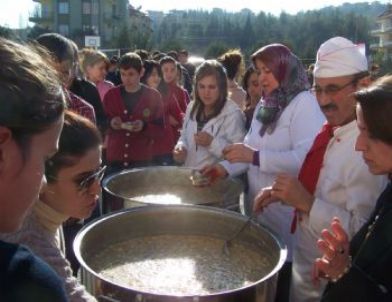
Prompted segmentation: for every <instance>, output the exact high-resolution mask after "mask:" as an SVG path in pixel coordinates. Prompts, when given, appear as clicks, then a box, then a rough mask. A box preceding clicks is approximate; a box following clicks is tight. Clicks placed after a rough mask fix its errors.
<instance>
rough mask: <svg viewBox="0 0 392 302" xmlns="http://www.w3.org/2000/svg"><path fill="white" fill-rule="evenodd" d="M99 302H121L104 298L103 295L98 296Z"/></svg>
mask: <svg viewBox="0 0 392 302" xmlns="http://www.w3.org/2000/svg"><path fill="white" fill-rule="evenodd" d="M97 299H98V301H99V302H121V301H120V300H117V299H114V298H112V297H108V296H104V295H99V296H98V297H97Z"/></svg>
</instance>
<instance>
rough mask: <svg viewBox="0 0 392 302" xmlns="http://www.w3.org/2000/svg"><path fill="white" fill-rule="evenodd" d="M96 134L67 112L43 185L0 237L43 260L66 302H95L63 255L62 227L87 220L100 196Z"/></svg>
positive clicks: (86, 123)
mask: <svg viewBox="0 0 392 302" xmlns="http://www.w3.org/2000/svg"><path fill="white" fill-rule="evenodd" d="M100 165H101V136H100V133H99V131H98V129H97V128H96V127H95V125H94V124H92V123H91V122H90V121H89V120H87V119H85V118H83V117H81V116H79V115H77V114H74V113H72V112H66V114H65V118H64V126H63V130H62V133H61V136H60V141H59V151H58V152H57V153H56V154H55V155H54V156H53V157H52V158H51V159H50V160H48V161H47V163H46V166H45V176H46V178H47V184H46V185H45V186H44V187H43V188H42V189H41V192H40V196H39V200H38V201H37V202H36V204H35V205H34V207H33V208H32V210H31V212H30V213H29V215H28V216H27V217H26V219H25V221H24V224H23V226H22V228H21V229H20V230H19V231H18V232H16V233H12V234H9V235H5V236H2V237H3V239H4V240H5V241H8V242H14V243H23V244H24V245H27V246H28V247H29V248H30V249H31V250H33V251H34V252H35V253H36V254H37V255H38V256H40V257H41V258H42V259H44V260H45V261H46V262H47V263H48V264H49V265H51V267H52V268H53V269H54V270H55V271H56V272H57V273H58V275H59V276H60V277H62V279H63V280H64V282H65V288H66V292H67V296H68V299H69V301H96V300H95V298H94V297H92V296H91V295H90V294H89V293H88V292H87V291H86V290H85V289H84V287H83V286H81V285H80V284H79V283H78V281H77V279H76V278H75V277H73V276H72V269H71V267H70V264H69V262H68V261H67V260H66V258H65V256H64V248H63V246H64V245H63V240H62V229H61V225H62V223H63V222H64V221H66V220H67V219H68V218H70V217H73V218H78V219H84V218H88V217H89V216H90V215H91V213H92V211H93V209H94V208H95V206H96V204H97V201H98V196H99V194H100V192H101V185H100V181H101V179H102V176H103V174H104V170H105V167H103V168H102V167H100Z"/></svg>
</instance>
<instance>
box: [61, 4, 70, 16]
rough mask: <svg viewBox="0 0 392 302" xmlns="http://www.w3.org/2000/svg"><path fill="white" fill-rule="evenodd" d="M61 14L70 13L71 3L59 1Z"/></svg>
mask: <svg viewBox="0 0 392 302" xmlns="http://www.w3.org/2000/svg"><path fill="white" fill-rule="evenodd" d="M59 14H60V15H66V14H69V3H68V2H59Z"/></svg>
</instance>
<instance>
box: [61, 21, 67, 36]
mask: <svg viewBox="0 0 392 302" xmlns="http://www.w3.org/2000/svg"><path fill="white" fill-rule="evenodd" d="M59 33H60V34H61V35H63V36H68V35H69V26H68V24H59Z"/></svg>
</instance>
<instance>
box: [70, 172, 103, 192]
mask: <svg viewBox="0 0 392 302" xmlns="http://www.w3.org/2000/svg"><path fill="white" fill-rule="evenodd" d="M105 170H106V166H103V167H101V168H99V169H98V170H97V171H95V172H94V173H92V174H90V175H88V176H86V177H85V178H84V179H82V180H81V181H78V182H77V185H78V189H79V191H85V190H88V189H89V188H90V187H91V186H92V185H93V184H94V183H95V182H97V181H98V182H99V183H101V181H102V179H103V177H104V175H105Z"/></svg>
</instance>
